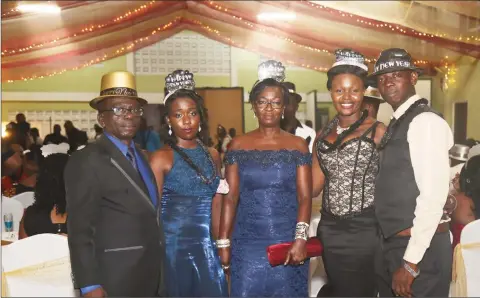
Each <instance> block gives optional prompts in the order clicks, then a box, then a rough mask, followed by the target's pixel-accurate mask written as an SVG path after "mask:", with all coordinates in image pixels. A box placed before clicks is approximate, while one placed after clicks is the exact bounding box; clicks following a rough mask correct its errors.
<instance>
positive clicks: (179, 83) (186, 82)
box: [163, 69, 195, 103]
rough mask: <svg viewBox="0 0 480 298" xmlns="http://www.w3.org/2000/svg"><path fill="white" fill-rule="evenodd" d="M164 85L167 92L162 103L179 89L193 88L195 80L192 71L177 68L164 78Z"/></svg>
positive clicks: (192, 89)
mask: <svg viewBox="0 0 480 298" xmlns="http://www.w3.org/2000/svg"><path fill="white" fill-rule="evenodd" d="M165 87H166V88H167V91H168V94H167V96H165V99H164V100H163V103H166V102H167V99H168V98H169V97H170V96H171V95H172V94H173V93H175V92H176V91H178V90H180V89H185V90H191V91H194V90H195V81H194V79H193V73H191V72H189V71H188V70H182V69H177V70H175V71H174V72H172V73H171V74H169V75H168V76H167V77H166V78H165Z"/></svg>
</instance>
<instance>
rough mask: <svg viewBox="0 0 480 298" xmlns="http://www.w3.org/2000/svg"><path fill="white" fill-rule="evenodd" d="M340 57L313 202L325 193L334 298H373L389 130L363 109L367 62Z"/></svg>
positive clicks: (317, 148)
mask: <svg viewBox="0 0 480 298" xmlns="http://www.w3.org/2000/svg"><path fill="white" fill-rule="evenodd" d="M336 56H337V60H336V62H335V64H334V65H333V67H332V68H331V69H330V70H329V71H328V73H327V76H328V81H327V88H328V90H329V91H330V94H331V97H332V101H333V105H334V106H335V109H336V110H337V112H338V114H337V116H336V117H335V118H334V119H333V120H332V121H331V122H330V123H329V124H328V125H327V126H326V128H325V129H324V130H323V131H321V132H320V134H319V135H318V136H317V139H316V141H315V144H314V150H313V162H312V169H313V196H314V197H315V196H318V195H319V194H320V192H321V190H322V189H323V198H322V211H321V213H322V218H321V220H320V223H319V225H318V230H317V236H318V237H319V238H320V240H321V241H322V243H323V245H324V252H323V262H324V265H325V270H326V273H327V277H328V283H329V287H330V288H331V296H336V297H338V296H343V297H348V296H350V297H352V296H356V297H374V296H376V289H375V274H374V255H375V249H376V247H377V246H378V243H379V242H378V233H377V225H376V220H375V212H374V210H373V200H374V187H375V177H376V174H377V171H378V164H379V154H378V151H377V148H376V147H377V144H379V143H380V140H381V138H382V136H383V134H384V132H385V126H384V125H383V124H381V123H379V122H377V121H376V120H375V119H373V118H371V117H369V116H368V112H367V111H366V110H365V111H362V109H361V106H362V101H363V93H364V91H365V88H366V77H367V71H368V68H367V66H366V65H365V62H364V57H363V56H362V55H361V54H359V53H356V52H354V51H351V50H348V49H344V50H338V51H337V52H336Z"/></svg>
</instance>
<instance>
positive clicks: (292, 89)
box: [282, 82, 302, 102]
mask: <svg viewBox="0 0 480 298" xmlns="http://www.w3.org/2000/svg"><path fill="white" fill-rule="evenodd" d="M282 85H283V87H285V88H287V90H288V93H289V94H291V95H293V96H294V97H295V100H296V101H297V102H301V101H302V96H301V95H300V94H298V93H297V91H296V88H295V84H294V83H292V82H283V83H282Z"/></svg>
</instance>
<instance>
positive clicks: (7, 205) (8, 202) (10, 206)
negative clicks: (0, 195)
mask: <svg viewBox="0 0 480 298" xmlns="http://www.w3.org/2000/svg"><path fill="white" fill-rule="evenodd" d="M23 212H24V207H23V205H22V203H20V202H19V201H17V200H15V199H12V198H10V199H7V198H5V199H3V200H2V232H3V233H5V224H4V222H3V216H4V215H5V214H8V213H11V214H12V215H13V230H14V232H16V233H17V234H18V231H19V226H20V221H21V220H22V217H23Z"/></svg>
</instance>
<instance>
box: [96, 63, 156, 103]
mask: <svg viewBox="0 0 480 298" xmlns="http://www.w3.org/2000/svg"><path fill="white" fill-rule="evenodd" d="M112 97H127V98H132V99H136V100H138V101H139V102H140V103H141V104H142V105H143V104H146V103H147V101H146V100H145V99H143V98H140V97H138V94H137V87H136V84H135V76H134V75H133V74H131V73H129V72H128V71H113V72H109V73H107V74H105V75H103V77H102V83H101V85H100V96H98V97H95V98H94V99H92V100H91V101H90V106H91V107H92V108H94V109H95V110H97V107H98V103H99V102H101V101H102V100H104V99H106V98H112Z"/></svg>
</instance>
